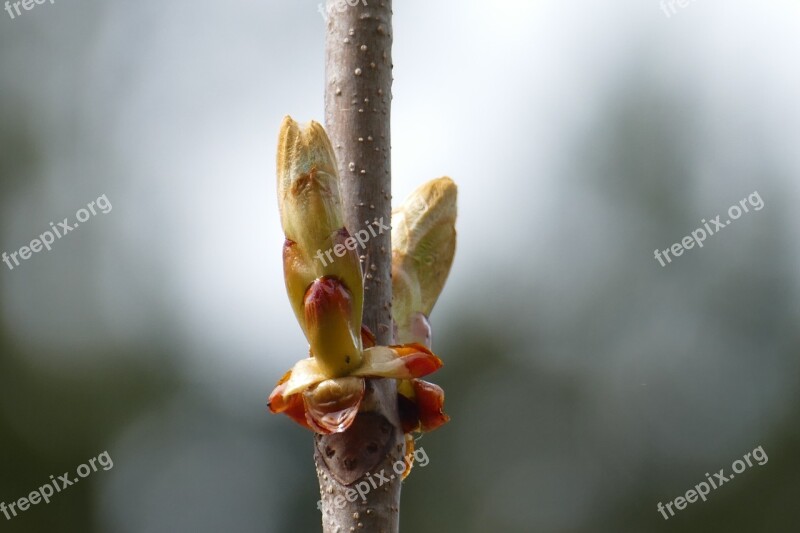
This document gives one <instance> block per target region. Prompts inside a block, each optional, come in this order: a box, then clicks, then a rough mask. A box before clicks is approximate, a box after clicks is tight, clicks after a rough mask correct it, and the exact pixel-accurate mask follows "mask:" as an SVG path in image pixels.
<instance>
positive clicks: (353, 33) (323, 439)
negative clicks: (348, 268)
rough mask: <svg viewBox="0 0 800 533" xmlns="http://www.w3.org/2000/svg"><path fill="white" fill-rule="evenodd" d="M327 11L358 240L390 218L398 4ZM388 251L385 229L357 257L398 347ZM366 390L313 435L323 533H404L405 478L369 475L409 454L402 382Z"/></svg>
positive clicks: (370, 304)
mask: <svg viewBox="0 0 800 533" xmlns="http://www.w3.org/2000/svg"><path fill="white" fill-rule="evenodd" d="M368 2H369V4H368ZM326 10H327V13H328V16H329V18H328V23H327V35H326V43H325V56H326V57H325V65H326V72H325V121H326V128H327V131H328V134H329V136H330V138H331V141H332V143H333V146H334V150H335V152H336V156H337V160H338V165H339V175H340V176H341V193H342V201H343V207H344V213H345V225H346V226H347V228H348V230H349V232H350V234H351V235H353V234H355V233H356V232H357V231H359V230H361V229H364V228H365V227H366V226H367V224H372V223H373V222H382V223H383V224H384V225H385V226H389V224H390V220H391V151H390V150H391V145H390V114H391V87H392V53H391V52H392V2H391V0H360V3H358V4H357V5H355V6H352V5H349V4H348V2H345V1H343V0H327V6H326ZM381 219H382V220H381ZM373 227H377V226H373ZM391 250H392V246H391V234H390V232H389V231H384V232H383V233H380V234H378V235H377V236H375V237H372V238H371V239H370V240H369V241H368V243H367V246H366V249H365V250H364V251H363V252H362V255H361V264H362V270H363V272H364V275H365V279H364V316H363V323H364V324H365V325H366V326H367V327H368V328H369V329H370V330H372V332H374V333H375V336H376V338H377V343H378V344H379V345H390V344H393V341H394V339H393V327H392V314H391V302H392V283H391V268H392V264H391V263H392V254H391ZM367 387H368V390H367V395H366V397H365V399H364V401H363V403H362V407H361V409H360V412H359V414H358V416H357V418H356V421H355V422H354V423H353V425H352V426H351V427H350V428H349V429H348V430H347V431H345V432H344V433H334V434H331V435H325V436H320V435H317V436H316V437H315V439H316V441H315V443H316V446H315V453H314V459H315V463H316V466H317V475H318V478H319V485H320V492H321V495H322V524H323V531H324V532H326V533H334V532H338V533H342V532H347V531H381V532H386V533H397V532H398V531H399V514H400V488H401V482H400V476H397V475H395V476H394V478H393V480H392V481H391V482H390V483H385V484H383V485H379V484H378V483H375V478H374V477H373V476H374V475H376V474H379V473H381V471H383V474H384V475H385V476H386V477H387V478H388V477H389V476H390V474H394V470H393V469H392V466H393V465H394V464H395V463H396V462H397V461H402V460H403V458H404V454H405V440H404V436H403V431H402V429H401V427H400V422H399V416H398V412H397V386H396V383H395V380H392V379H369V380H367ZM368 480H369V481H372V484H370V482H369V481H368ZM365 487H369V489H366V490H365ZM356 488H358V489H360V490H358V491H356ZM364 492H366V494H365V495H364V498H365V499H362V496H361V494H363V493H364ZM351 528H352V529H351Z"/></svg>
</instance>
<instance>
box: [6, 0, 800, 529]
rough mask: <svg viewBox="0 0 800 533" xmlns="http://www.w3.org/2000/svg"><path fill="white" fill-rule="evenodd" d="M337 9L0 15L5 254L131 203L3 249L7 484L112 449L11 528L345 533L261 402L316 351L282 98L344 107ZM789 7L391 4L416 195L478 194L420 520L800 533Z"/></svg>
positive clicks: (413, 516)
mask: <svg viewBox="0 0 800 533" xmlns="http://www.w3.org/2000/svg"><path fill="white" fill-rule="evenodd" d="M319 1H320V0H299V1H297V0H295V1H291V2H290V1H282V2H277V1H270V2H253V1H244V0H225V1H224V2H223V1H216V2H210V1H203V2H197V1H188V0H171V1H170V2H164V1H161V2H155V1H152V0H140V1H138V2H125V1H121V0H113V1H107V2H102V3H99V2H89V1H87V0H74V1H69V2H66V1H62V0H58V1H56V2H55V3H53V4H51V3H49V2H47V3H45V4H42V5H34V8H33V9H32V10H30V11H23V12H22V15H21V16H16V17H15V18H14V19H12V18H11V17H10V16H9V15H8V13H7V12H5V11H0V66H1V68H0V195H1V196H0V251H4V252H6V253H9V254H10V253H12V252H15V251H17V250H18V249H19V248H20V247H22V246H24V245H26V244H28V243H29V242H30V241H31V240H32V239H34V238H36V237H37V236H39V235H40V234H41V233H42V232H44V231H45V230H48V229H50V223H51V222H54V223H56V224H57V223H58V222H59V221H61V220H63V219H64V218H67V217H68V218H70V219H71V220H74V218H75V214H76V212H77V211H78V210H79V209H81V208H84V207H86V206H87V204H89V203H90V202H92V201H94V200H96V199H97V198H98V197H100V196H101V195H104V194H105V195H106V197H107V198H108V201H109V203H110V204H111V205H112V206H113V209H112V210H111V211H109V212H108V213H107V214H102V213H101V212H99V211H98V214H97V215H95V216H93V217H91V218H90V219H89V220H88V221H87V222H86V223H82V224H81V225H80V227H79V228H76V229H75V230H74V231H73V232H71V233H69V234H68V235H65V236H64V237H63V238H61V239H58V240H57V241H56V242H55V243H54V244H53V249H52V250H51V251H42V252H39V253H36V254H34V255H33V256H32V257H31V258H30V259H28V260H26V261H23V262H22V264H21V265H19V266H17V267H15V268H14V269H13V270H11V269H10V268H8V267H7V266H6V265H5V264H3V263H0V501H3V502H6V504H8V503H11V502H13V501H15V500H17V499H18V498H21V497H23V496H26V495H27V494H29V493H30V491H32V490H35V489H36V488H37V487H39V486H41V485H43V484H44V483H46V482H47V481H48V480H49V477H50V476H51V475H55V476H58V475H60V474H62V473H63V472H75V469H76V468H77V467H78V465H80V464H82V463H85V462H87V461H88V460H89V459H91V458H93V457H96V456H97V455H98V454H100V453H102V452H103V451H108V452H109V454H110V456H111V458H112V459H113V461H114V467H113V469H111V470H108V471H103V470H100V471H99V472H97V473H94V474H92V475H91V476H90V477H88V478H87V479H86V480H83V481H82V482H81V483H79V484H77V485H75V486H73V487H70V488H68V489H66V490H65V491H64V492H62V493H60V494H57V495H56V496H55V497H54V498H53V499H52V502H51V503H50V504H48V505H45V504H43V503H42V504H39V505H37V506H35V507H32V508H31V509H29V510H28V511H27V512H25V513H22V514H21V515H20V516H18V517H16V518H13V519H12V520H6V519H5V517H3V516H1V515H0V530H2V531H19V532H42V531H66V532H81V533H83V532H89V533H92V532H103V533H106V532H108V533H134V532H135V533H162V532H164V533H166V532H200V533H205V532H218V531H230V532H236V533H249V532H269V533H272V532H276V533H283V532H287V533H288V532H314V531H319V530H320V526H319V513H318V511H317V509H316V501H317V499H318V496H319V493H318V488H317V484H316V476H315V474H314V468H313V463H312V459H311V456H312V438H311V435H310V434H309V433H308V432H307V431H305V430H303V429H302V428H300V427H299V426H297V425H295V424H293V423H292V422H291V421H290V420H289V419H288V418H286V417H282V416H280V417H279V416H271V415H269V414H268V413H267V409H266V398H267V395H268V394H269V392H270V391H271V390H272V387H273V386H274V384H275V382H276V380H277V379H278V378H279V377H280V376H281V375H282V374H283V372H284V371H285V370H287V369H288V368H289V367H290V366H291V365H292V364H293V363H294V361H296V360H297V359H299V358H301V357H303V356H304V355H305V353H306V349H307V344H306V342H305V339H304V338H303V336H302V333H301V331H300V328H299V326H298V324H297V323H296V321H295V319H294V316H293V314H292V313H291V310H290V307H289V304H288V300H287V297H286V294H285V291H284V284H283V275H282V264H281V259H280V253H281V252H280V250H281V246H282V243H283V235H282V232H281V230H280V226H279V219H278V213H277V202H276V198H275V186H274V172H275V163H274V158H275V145H276V139H277V132H278V126H279V124H280V120H281V118H282V117H283V116H284V115H285V114H292V115H293V116H294V117H295V118H297V119H298V120H301V121H307V120H310V119H317V120H321V119H322V118H323V116H324V115H323V84H324V78H323V71H324V66H323V40H324V22H323V19H322V16H321V15H320V13H319V11H318V2H319ZM668 13H671V14H670V16H667V14H668ZM799 17H800V5H798V3H797V2H795V1H794V0H791V1H790V0H767V1H764V2H758V3H751V2H744V1H739V0H737V1H733V2H721V1H719V0H716V1H712V0H700V1H697V2H692V3H690V4H688V6H686V7H684V8H680V7H677V5H676V10H675V11H674V12H672V11H670V10H669V8H667V11H665V10H663V9H662V5H660V4H659V0H644V1H643V0H621V1H618V2H608V1H598V0H559V1H556V0H547V1H545V0H541V1H522V0H498V1H492V2H488V1H486V0H484V1H476V0H472V1H458V2H456V1H455V0H450V1H446V2H426V1H423V0H408V1H402V2H401V1H397V2H395V20H394V24H395V32H394V37H395V40H394V63H395V80H396V81H395V85H394V109H393V111H394V112H393V123H392V129H393V167H394V185H393V187H394V199H395V202H399V201H401V200H402V199H403V198H405V197H406V195H407V194H408V193H410V192H411V191H412V190H413V189H414V188H415V187H416V186H417V185H418V184H420V183H422V182H423V181H425V180H427V179H430V178H434V177H438V176H441V175H445V174H447V175H450V176H452V177H453V178H454V179H455V180H456V181H457V183H458V184H459V220H458V232H459V234H458V239H459V241H458V252H457V254H456V261H455V263H454V266H453V270H452V272H451V276H450V280H449V282H448V285H447V287H446V288H445V290H444V292H443V294H442V297H441V298H440V300H439V304H438V305H437V308H436V309H435V310H434V312H433V315H432V317H431V318H432V323H433V326H434V349H435V351H436V352H437V353H438V354H439V355H440V356H441V357H442V358H443V359H444V361H445V366H444V368H443V369H442V370H440V371H439V372H438V373H437V374H436V375H435V376H434V379H433V381H435V382H437V383H439V384H440V385H442V386H443V387H444V389H445V391H446V392H447V404H446V407H447V411H448V413H449V414H450V415H451V417H452V421H451V423H450V424H448V425H446V426H444V427H443V428H442V429H440V430H438V431H436V432H434V433H431V434H428V435H426V436H424V437H423V438H422V440H420V441H419V442H417V446H418V447H422V448H424V450H425V452H426V454H427V455H428V457H429V459H430V462H429V464H428V465H427V466H425V467H421V468H416V469H415V470H414V472H413V474H412V475H411V476H410V477H409V478H408V480H407V481H406V482H405V486H404V490H403V506H402V514H401V524H402V526H403V531H407V532H412V531H413V532H421V533H428V532H509V533H511V532H562V533H567V532H635V533H641V532H651V531H653V532H659V531H681V532H708V531H726V532H770V533H771V532H779V533H780V532H790V531H792V532H793V531H797V527H798V524H800V510H798V506H797V504H796V502H797V500H798V498H800V475H798V474H800V454H798V447H799V446H800V424H798V422H799V421H800V401H798V400H800V387H799V386H798V385H800V363H799V361H798V355H800V328H798V324H799V323H800V306H798V301H800V300H799V297H800V268H799V267H800V254H799V253H798V252H799V251H800V249H799V248H798V245H797V244H798V239H799V238H800V219H799V217H798V208H797V206H798V204H799V203H800V187H799V186H798V185H799V184H800V182H799V181H798V177H799V176H800V150H798V146H800V106H799V105H798V94H800V69H798V68H797V53H798V48H799V47H800V31H799V30H800V18H799ZM754 191H758V193H759V194H760V196H761V198H762V199H763V201H764V208H763V209H762V210H760V211H752V210H751V212H750V213H748V214H746V215H744V216H743V217H742V218H741V219H739V220H737V221H736V222H735V223H733V224H732V225H731V226H730V227H727V228H725V229H724V230H723V231H721V232H720V233H719V234H718V235H714V236H712V237H709V238H708V240H707V241H706V242H705V246H704V247H703V248H699V249H698V248H696V247H695V248H694V249H692V250H688V251H687V252H685V253H684V254H683V256H681V257H678V258H675V260H674V261H673V262H672V263H671V264H668V265H667V266H666V267H662V266H661V265H660V264H659V262H658V261H657V260H655V258H654V257H653V251H654V250H655V249H656V248H658V249H662V250H663V249H666V248H667V247H669V246H671V245H672V243H675V242H679V241H680V240H681V239H682V238H683V236H685V235H688V234H689V233H690V232H691V231H693V230H694V229H695V228H697V227H700V226H701V220H702V219H707V220H709V219H712V218H714V217H715V216H716V215H717V214H723V217H722V220H725V218H726V217H725V216H724V214H725V212H726V210H727V208H728V207H729V206H730V205H733V204H737V203H738V202H739V200H741V199H744V198H746V197H747V196H748V195H750V194H751V193H753V192H754ZM758 446H762V447H763V450H764V452H765V453H766V454H767V456H768V458H769V461H768V463H767V464H765V465H764V466H754V467H752V468H749V469H747V470H746V471H745V472H744V473H742V474H741V475H737V477H736V479H734V480H732V481H731V482H729V483H728V484H725V485H724V486H722V487H720V488H719V489H718V490H715V491H712V492H711V494H710V495H709V497H708V501H706V502H697V503H693V504H691V505H689V506H688V508H686V509H684V510H683V511H679V512H678V514H677V515H676V516H675V517H672V518H670V519H669V520H668V521H665V520H664V518H663V517H662V515H661V514H659V513H658V511H657V509H656V505H657V503H658V502H663V503H664V504H666V503H667V502H668V501H670V500H673V499H674V498H676V497H677V496H680V495H682V494H685V492H686V491H687V490H688V489H691V488H692V487H693V486H695V485H696V484H697V483H699V482H701V481H704V480H705V479H706V476H705V474H706V473H707V472H708V473H713V472H717V471H718V470H719V469H722V468H724V469H725V470H726V471H730V468H731V463H732V462H733V461H734V460H736V459H739V458H741V457H742V456H743V455H744V454H746V453H747V452H750V451H752V450H753V449H754V448H756V447H758Z"/></svg>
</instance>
